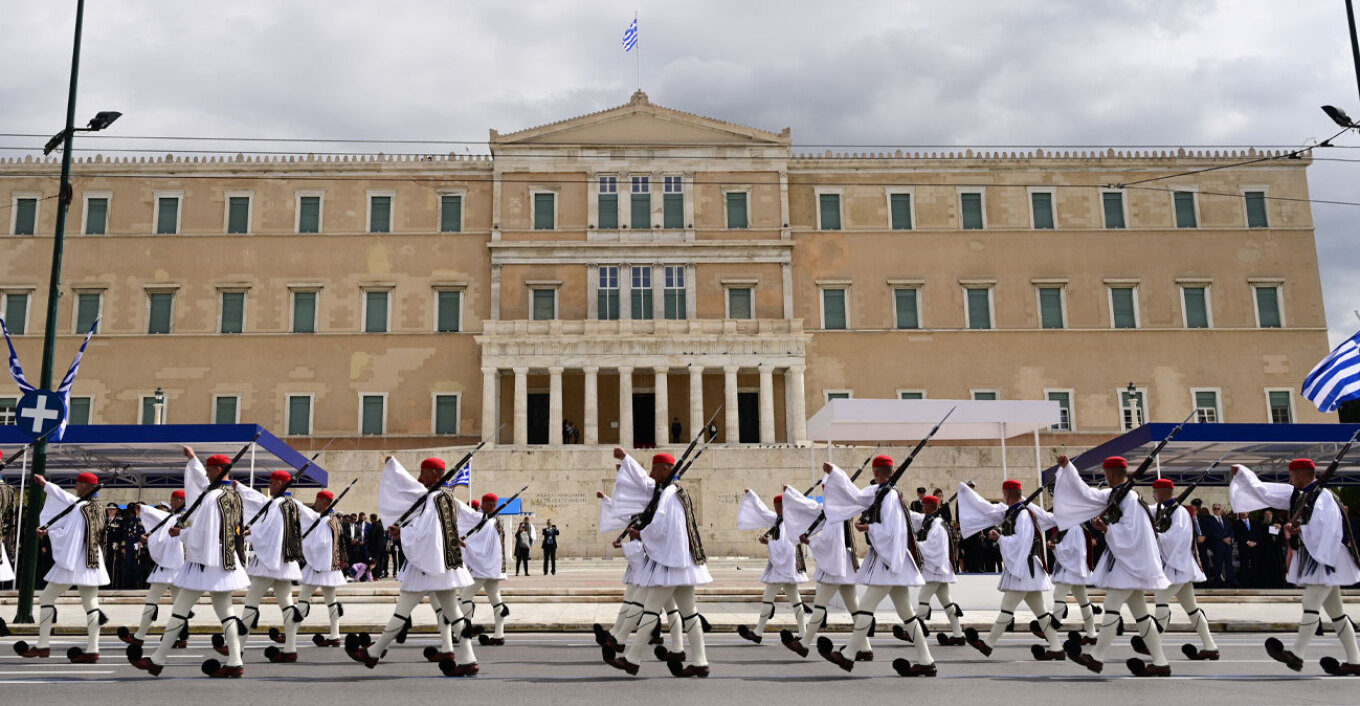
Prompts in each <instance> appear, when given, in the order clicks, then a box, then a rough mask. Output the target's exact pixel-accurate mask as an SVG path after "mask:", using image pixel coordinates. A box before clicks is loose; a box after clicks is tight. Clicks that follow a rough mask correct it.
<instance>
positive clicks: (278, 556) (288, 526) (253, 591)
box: [213, 471, 303, 663]
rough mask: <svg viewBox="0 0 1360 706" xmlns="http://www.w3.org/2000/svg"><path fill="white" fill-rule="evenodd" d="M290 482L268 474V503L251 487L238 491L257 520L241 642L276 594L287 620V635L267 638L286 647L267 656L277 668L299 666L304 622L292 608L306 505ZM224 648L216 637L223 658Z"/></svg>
mask: <svg viewBox="0 0 1360 706" xmlns="http://www.w3.org/2000/svg"><path fill="white" fill-rule="evenodd" d="M292 482H293V474H291V473H289V472H288V471H274V472H273V473H270V474H269V497H266V496H265V495H264V494H263V493H261V492H259V491H257V490H255V489H254V488H251V487H248V486H240V488H239V489H240V492H241V500H242V502H244V503H245V511H246V514H247V516H248V517H251V518H252V520H253V521H252V523H251V524H250V525H249V527H248V528H247V530H248V536H247V539H248V540H249V541H250V546H251V547H252V548H253V549H254V550H255V551H254V554H253V556H252V557H251V559H250V564H249V565H248V566H246V575H247V576H249V577H250V588H249V589H248V590H247V591H246V600H245V607H244V609H243V610H242V611H241V623H242V625H244V626H245V631H244V633H243V634H242V637H243V638H248V637H249V636H250V631H251V630H254V629H255V628H256V627H257V626H258V625H259V623H260V601H262V600H264V596H265V594H266V593H269V592H271V591H272V592H273V593H274V599H275V600H276V601H278V604H279V612H280V613H281V614H282V617H283V625H284V633H283V634H282V635H281V634H279V630H278V628H270V630H269V638H270V639H271V640H273V641H274V642H276V643H283V648H282V649H279V648H278V647H277V646H274V645H270V646H269V647H267V648H265V653H264V654H265V657H267V658H268V659H269V661H270V662H279V663H288V662H296V661H297V626H298V623H300V622H301V619H302V616H301V615H300V614H299V613H298V611H297V608H296V607H294V605H293V582H294V581H301V580H302V568H301V566H299V563H298V562H299V560H301V559H302V556H303V554H302V520H301V515H302V512H301V509H300V508H301V507H302V503H300V502H298V501H297V500H295V499H294V498H293V493H292V492H291V491H289V490H287V488H288V486H289V485H291V484H292ZM223 647H224V645H221V644H220V643H219V639H218V638H216V636H214V639H213V648H214V649H216V650H217V651H218V652H219V653H221V652H222V651H223V650H222V648H223Z"/></svg>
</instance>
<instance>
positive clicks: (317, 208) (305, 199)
mask: <svg viewBox="0 0 1360 706" xmlns="http://www.w3.org/2000/svg"><path fill="white" fill-rule="evenodd" d="M298 232H299V233H320V232H321V197H320V196H299V197H298Z"/></svg>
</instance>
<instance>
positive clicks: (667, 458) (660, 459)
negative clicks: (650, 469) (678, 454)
mask: <svg viewBox="0 0 1360 706" xmlns="http://www.w3.org/2000/svg"><path fill="white" fill-rule="evenodd" d="M652 463H653V464H657V463H666V464H670V465H672V466H674V465H675V456H672V455H671V454H668V453H659V454H657V455H655V456H653V457H652Z"/></svg>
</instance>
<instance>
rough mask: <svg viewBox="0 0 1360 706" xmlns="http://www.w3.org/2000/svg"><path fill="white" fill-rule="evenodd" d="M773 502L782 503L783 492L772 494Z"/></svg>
mask: <svg viewBox="0 0 1360 706" xmlns="http://www.w3.org/2000/svg"><path fill="white" fill-rule="evenodd" d="M774 504H775V505H783V504H784V494H783V493H780V494H779V495H776V496H774Z"/></svg>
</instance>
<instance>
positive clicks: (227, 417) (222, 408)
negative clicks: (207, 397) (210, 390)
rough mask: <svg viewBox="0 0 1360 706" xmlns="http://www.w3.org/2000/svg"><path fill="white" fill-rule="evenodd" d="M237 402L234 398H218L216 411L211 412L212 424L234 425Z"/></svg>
mask: <svg viewBox="0 0 1360 706" xmlns="http://www.w3.org/2000/svg"><path fill="white" fill-rule="evenodd" d="M237 402H238V400H237V398H235V397H218V398H217V404H216V405H215V407H216V409H214V410H213V424H235V423H236V405H237Z"/></svg>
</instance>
